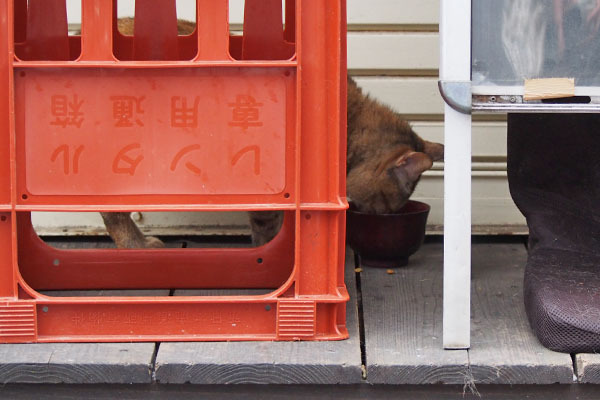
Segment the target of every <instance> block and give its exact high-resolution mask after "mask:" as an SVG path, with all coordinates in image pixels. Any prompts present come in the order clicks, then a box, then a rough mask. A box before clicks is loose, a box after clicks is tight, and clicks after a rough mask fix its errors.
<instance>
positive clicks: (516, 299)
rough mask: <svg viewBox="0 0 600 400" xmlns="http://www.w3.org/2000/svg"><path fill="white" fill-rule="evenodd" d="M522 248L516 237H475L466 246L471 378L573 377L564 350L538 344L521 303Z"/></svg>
mask: <svg viewBox="0 0 600 400" xmlns="http://www.w3.org/2000/svg"><path fill="white" fill-rule="evenodd" d="M526 260H527V252H526V250H525V247H524V246H523V244H521V243H480V244H474V245H473V250H472V266H473V267H472V268H473V285H472V299H471V304H472V318H471V335H472V337H471V349H470V350H469V359H470V368H471V373H472V376H473V379H474V381H475V382H476V383H494V384H496V383H499V384H552V383H557V382H558V383H571V382H572V381H573V363H572V360H571V357H570V355H569V354H562V353H556V352H553V351H550V350H548V349H546V348H544V347H543V346H542V345H541V344H540V343H539V342H538V340H537V338H536V337H535V336H534V334H533V332H532V330H531V329H530V327H529V323H528V321H527V316H526V314H525V306H524V304H523V274H524V266H525V263H526Z"/></svg>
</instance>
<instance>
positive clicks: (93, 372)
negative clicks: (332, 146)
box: [0, 343, 155, 384]
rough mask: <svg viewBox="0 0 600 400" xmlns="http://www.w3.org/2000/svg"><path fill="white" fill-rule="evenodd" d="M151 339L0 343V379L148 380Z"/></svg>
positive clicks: (44, 381)
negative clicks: (116, 341) (139, 340)
mask: <svg viewBox="0 0 600 400" xmlns="http://www.w3.org/2000/svg"><path fill="white" fill-rule="evenodd" d="M154 347H155V344H154V343H102V344H98V343H35V344H0V383H2V384H8V383H86V384H89V383H96V384H101V383H122V384H131V383H150V382H151V381H152V376H151V367H152V357H153V354H154Z"/></svg>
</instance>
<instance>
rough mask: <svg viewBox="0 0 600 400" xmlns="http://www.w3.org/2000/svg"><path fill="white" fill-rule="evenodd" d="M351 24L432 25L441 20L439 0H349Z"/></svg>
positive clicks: (349, 21) (349, 19) (349, 20)
mask: <svg viewBox="0 0 600 400" xmlns="http://www.w3.org/2000/svg"><path fill="white" fill-rule="evenodd" d="M347 6H348V24H349V25H409V24H410V25H413V24H414V25H417V24H422V25H431V24H434V25H435V24H437V23H438V22H439V8H440V2H439V0H348V1H347Z"/></svg>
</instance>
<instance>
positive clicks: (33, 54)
mask: <svg viewBox="0 0 600 400" xmlns="http://www.w3.org/2000/svg"><path fill="white" fill-rule="evenodd" d="M245 3H246V4H245V17H244V32H243V36H231V35H230V33H229V21H228V0H197V28H196V30H195V32H194V33H193V34H191V35H188V36H178V35H177V32H176V13H175V0H144V1H138V2H137V4H138V5H139V7H137V8H136V18H135V33H134V35H133V36H124V35H122V34H121V33H119V32H118V30H117V28H116V12H115V9H116V0H115V1H113V0H84V1H82V32H81V36H68V34H67V21H66V11H65V0H29V1H27V0H0V16H1V17H2V18H0V31H1V37H2V38H4V39H0V124H1V132H0V141H1V143H0V170H1V171H2V172H1V173H0V342H90V341H94V342H104V341H184V340H190V341H200V340H300V339H301V340H335V339H343V338H346V337H347V336H348V333H347V330H346V327H345V304H346V301H347V300H348V293H347V291H346V288H345V286H344V274H343V265H344V231H345V209H346V208H347V202H346V198H345V150H346V142H345V140H346V139H345V132H346V126H345V124H346V117H345V114H346V100H345V96H346V50H345V44H346V20H345V18H346V11H345V7H346V6H345V0H332V1H322V0H285V6H286V18H285V29H283V28H282V23H281V18H282V1H281V0H246V2H245ZM157 14H158V15H160V18H158V17H157ZM159 210H160V211H195V210H197V211H221V210H223V211H225V210H238V211H242V210H284V211H285V222H284V226H283V228H282V230H281V232H280V234H279V235H278V236H277V237H276V238H275V239H274V240H273V241H271V242H270V243H268V244H267V245H265V246H263V247H260V248H253V249H168V250H59V249H55V248H52V247H49V246H47V245H46V244H45V243H44V242H43V241H41V240H40V239H39V238H38V236H37V235H36V233H35V231H34V230H33V228H32V225H31V219H30V213H31V211H159ZM159 288H168V289H176V288H272V289H273V291H272V292H270V293H269V294H266V295H255V296H206V297H200V296H195V297H191V296H187V297H186V296H182V297H174V296H171V297H168V296H164V297H50V296H46V295H43V294H41V293H40V291H43V290H83V289H159Z"/></svg>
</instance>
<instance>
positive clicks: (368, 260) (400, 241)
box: [346, 200, 430, 268]
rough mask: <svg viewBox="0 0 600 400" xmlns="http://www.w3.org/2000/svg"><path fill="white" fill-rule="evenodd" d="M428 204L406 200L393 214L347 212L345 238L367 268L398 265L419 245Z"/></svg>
mask: <svg viewBox="0 0 600 400" xmlns="http://www.w3.org/2000/svg"><path fill="white" fill-rule="evenodd" d="M429 210H430V207H429V205H428V204H425V203H421V202H419V201H413V200H409V201H408V203H406V205H405V206H404V207H402V209H400V211H399V212H397V213H395V214H378V215H375V214H365V213H362V212H359V211H356V210H355V209H353V206H352V204H351V205H350V209H348V211H347V214H346V216H347V219H346V221H347V222H346V224H347V229H346V230H347V233H346V235H347V241H348V244H349V245H350V247H352V249H353V250H354V251H355V252H356V253H357V254H358V255H359V257H360V261H361V265H364V266H368V267H384V268H393V267H402V266H404V265H406V264H408V257H410V256H411V255H413V254H414V253H415V252H416V251H417V250H418V249H419V247H421V245H422V244H423V240H424V239H425V227H426V225H427V217H428V215H429Z"/></svg>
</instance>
